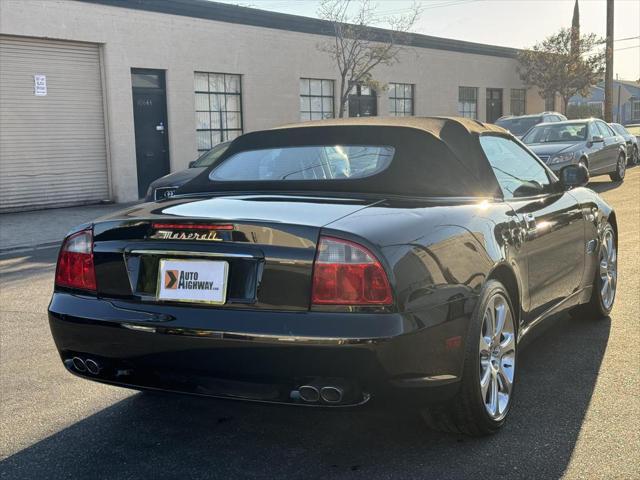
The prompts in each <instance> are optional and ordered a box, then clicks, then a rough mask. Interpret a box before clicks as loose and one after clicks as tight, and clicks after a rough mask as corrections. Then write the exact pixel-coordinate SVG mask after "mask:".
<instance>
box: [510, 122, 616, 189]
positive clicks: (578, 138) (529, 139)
mask: <svg viewBox="0 0 640 480" xmlns="http://www.w3.org/2000/svg"><path fill="white" fill-rule="evenodd" d="M522 141H523V142H524V143H525V144H526V145H527V146H528V147H529V148H530V149H531V151H533V153H535V154H536V155H537V156H538V157H539V158H540V160H542V161H543V162H544V163H546V164H547V165H548V166H549V168H551V169H552V170H553V171H554V172H556V173H559V172H560V170H562V168H564V167H566V166H567V165H572V164H580V165H584V166H585V167H586V168H587V169H588V170H589V174H590V175H591V176H596V175H607V174H608V175H609V176H610V177H611V180H614V181H617V182H621V181H622V180H623V179H624V174H625V171H626V166H627V153H626V151H627V148H626V144H625V141H624V138H622V136H620V135H618V134H617V133H616V132H614V131H613V130H612V129H611V127H609V125H607V124H606V123H605V122H603V121H602V120H599V119H597V118H589V119H586V120H568V121H566V122H555V123H541V124H538V125H536V126H535V127H533V128H532V129H531V130H529V132H527V134H526V135H525V136H524V137H523V138H522Z"/></svg>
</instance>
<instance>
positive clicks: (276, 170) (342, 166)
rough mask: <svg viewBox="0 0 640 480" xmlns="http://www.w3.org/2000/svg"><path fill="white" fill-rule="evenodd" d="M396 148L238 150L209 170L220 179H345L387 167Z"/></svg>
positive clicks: (210, 175) (340, 147)
mask: <svg viewBox="0 0 640 480" xmlns="http://www.w3.org/2000/svg"><path fill="white" fill-rule="evenodd" d="M394 153H395V149H394V148H393V147H390V146H384V145H314V146H300V147H284V148H266V149H261V150H249V151H244V152H238V153H236V154H235V155H233V156H231V157H229V158H228V159H226V160H224V161H223V162H222V163H221V164H220V165H218V166H217V167H216V168H214V169H213V170H212V171H211V173H210V174H209V178H210V179H211V180H217V181H233V182H238V181H250V182H251V181H283V180H342V179H357V178H366V177H370V176H372V175H375V174H377V173H380V172H382V171H383V170H385V169H386V168H387V167H388V166H389V164H390V163H391V160H392V158H393V155H394Z"/></svg>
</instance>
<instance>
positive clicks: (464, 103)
mask: <svg viewBox="0 0 640 480" xmlns="http://www.w3.org/2000/svg"><path fill="white" fill-rule="evenodd" d="M458 114H459V115H460V116H461V117H466V118H475V119H477V118H478V88H477V87H459V88H458Z"/></svg>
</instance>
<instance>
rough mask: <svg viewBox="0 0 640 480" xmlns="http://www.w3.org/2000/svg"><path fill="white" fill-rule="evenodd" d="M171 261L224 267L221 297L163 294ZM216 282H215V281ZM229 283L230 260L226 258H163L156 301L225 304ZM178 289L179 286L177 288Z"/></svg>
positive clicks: (160, 263)
mask: <svg viewBox="0 0 640 480" xmlns="http://www.w3.org/2000/svg"><path fill="white" fill-rule="evenodd" d="M171 262H173V263H175V264H179V265H185V266H186V265H187V264H191V267H195V266H196V265H195V264H200V266H202V265H203V264H206V266H209V267H210V266H212V265H214V266H215V267H217V268H222V272H221V277H222V279H221V280H222V288H221V294H220V299H206V298H186V297H182V298H180V297H178V296H174V297H171V296H166V295H165V296H162V293H163V291H164V292H166V290H167V289H166V288H162V287H163V281H164V277H165V275H164V273H165V271H166V267H167V265H168V266H171ZM214 283H215V282H214ZM228 284H229V262H228V261H226V260H209V259H206V260H205V259H192V258H190V259H186V258H161V259H160V260H159V262H158V278H157V284H156V296H155V297H156V301H157V302H180V303H195V304H205V305H224V304H225V303H226V302H227V287H228ZM176 289H177V288H176Z"/></svg>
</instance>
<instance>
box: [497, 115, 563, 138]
mask: <svg viewBox="0 0 640 480" xmlns="http://www.w3.org/2000/svg"><path fill="white" fill-rule="evenodd" d="M566 119H567V117H565V116H564V115H562V114H561V113H558V112H542V113H536V114H533V115H520V116H517V117H516V116H513V115H509V116H505V117H500V118H499V119H498V120H496V125H498V126H500V127H502V128H504V129H507V130H509V131H510V132H511V133H512V134H514V135H515V136H516V137H518V138H521V137H523V136H524V134H525V133H527V132H528V131H529V130H530V129H531V128H532V127H534V126H536V125H538V124H539V123H551V122H562V121H564V120H566Z"/></svg>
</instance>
